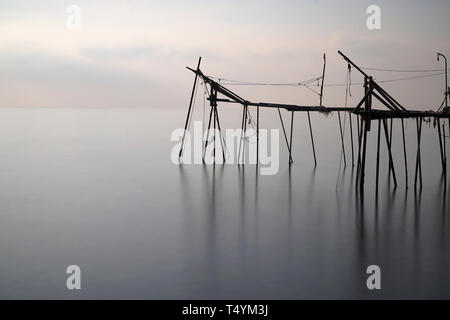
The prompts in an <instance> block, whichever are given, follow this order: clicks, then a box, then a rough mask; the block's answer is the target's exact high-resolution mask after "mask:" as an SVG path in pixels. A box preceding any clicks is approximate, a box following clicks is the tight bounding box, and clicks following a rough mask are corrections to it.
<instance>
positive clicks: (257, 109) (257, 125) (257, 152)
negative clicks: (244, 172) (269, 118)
mask: <svg viewBox="0 0 450 320" xmlns="http://www.w3.org/2000/svg"><path fill="white" fill-rule="evenodd" d="M256 165H259V106H258V107H256Z"/></svg>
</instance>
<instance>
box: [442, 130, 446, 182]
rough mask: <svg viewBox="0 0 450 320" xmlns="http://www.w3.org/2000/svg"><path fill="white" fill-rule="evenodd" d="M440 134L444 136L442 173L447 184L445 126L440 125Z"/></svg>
mask: <svg viewBox="0 0 450 320" xmlns="http://www.w3.org/2000/svg"><path fill="white" fill-rule="evenodd" d="M442 134H443V136H444V143H443V145H444V165H445V166H444V173H445V183H446V184H447V147H446V145H445V126H444V125H442Z"/></svg>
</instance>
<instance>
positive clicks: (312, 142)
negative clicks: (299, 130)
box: [307, 111, 317, 166]
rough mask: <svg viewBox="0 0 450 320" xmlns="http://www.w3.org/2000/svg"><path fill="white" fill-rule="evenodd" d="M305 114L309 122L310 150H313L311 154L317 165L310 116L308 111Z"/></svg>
mask: <svg viewBox="0 0 450 320" xmlns="http://www.w3.org/2000/svg"><path fill="white" fill-rule="evenodd" d="M307 114H308V122H309V134H310V136H311V146H312V152H313V156H314V166H317V158H316V147H315V145H314V136H313V131H312V125H311V116H310V114H309V111H308V112H307Z"/></svg>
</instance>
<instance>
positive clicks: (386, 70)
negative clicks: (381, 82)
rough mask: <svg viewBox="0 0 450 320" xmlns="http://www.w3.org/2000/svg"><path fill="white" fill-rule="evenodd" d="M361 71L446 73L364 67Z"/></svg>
mask: <svg viewBox="0 0 450 320" xmlns="http://www.w3.org/2000/svg"><path fill="white" fill-rule="evenodd" d="M361 69H363V70H369V71H381V72H410V73H419V72H437V71H441V72H445V69H416V70H414V69H412V70H405V69H382V68H369V67H363V68H361ZM447 71H448V70H447Z"/></svg>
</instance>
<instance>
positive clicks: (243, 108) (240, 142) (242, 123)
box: [238, 105, 245, 163]
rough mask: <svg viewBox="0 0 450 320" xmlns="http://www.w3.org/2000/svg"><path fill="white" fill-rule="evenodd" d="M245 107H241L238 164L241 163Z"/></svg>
mask: <svg viewBox="0 0 450 320" xmlns="http://www.w3.org/2000/svg"><path fill="white" fill-rule="evenodd" d="M244 122H245V105H243V106H242V121H241V139H240V140H239V151H238V163H240V161H241V150H242V140H244V135H245V132H244Z"/></svg>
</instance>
